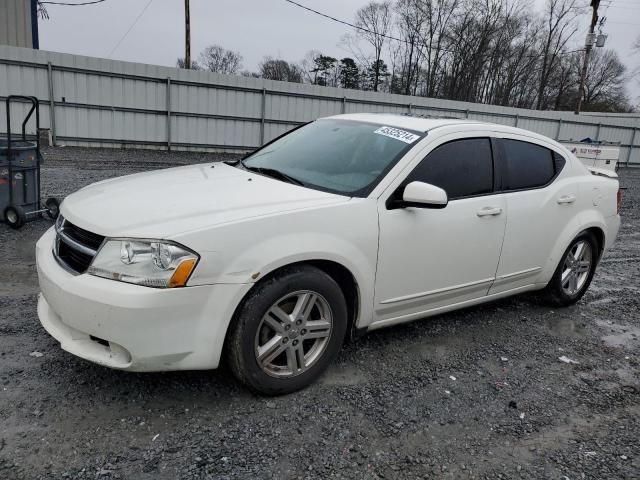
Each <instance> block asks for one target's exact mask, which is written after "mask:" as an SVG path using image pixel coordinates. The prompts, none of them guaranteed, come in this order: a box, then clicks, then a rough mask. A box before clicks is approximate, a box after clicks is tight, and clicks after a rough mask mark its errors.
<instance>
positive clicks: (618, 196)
mask: <svg viewBox="0 0 640 480" xmlns="http://www.w3.org/2000/svg"><path fill="white" fill-rule="evenodd" d="M621 203H622V190H621V189H620V188H619V189H618V194H617V195H616V213H618V214H619V213H620V204H621Z"/></svg>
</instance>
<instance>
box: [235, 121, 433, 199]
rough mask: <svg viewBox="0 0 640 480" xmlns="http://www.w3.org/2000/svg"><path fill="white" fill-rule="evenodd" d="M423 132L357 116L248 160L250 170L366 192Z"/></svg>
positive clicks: (299, 133) (305, 131) (319, 125)
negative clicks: (359, 119) (363, 120)
mask: <svg viewBox="0 0 640 480" xmlns="http://www.w3.org/2000/svg"><path fill="white" fill-rule="evenodd" d="M422 135H423V134H422V133H420V132H416V131H408V130H403V129H398V128H394V127H386V126H383V125H377V124H371V123H365V122H357V121H352V120H334V119H323V120H317V121H315V122H313V123H310V124H308V125H305V126H303V127H301V128H299V129H297V130H295V131H293V132H291V133H290V134H288V135H285V136H284V137H282V138H280V139H278V140H276V141H275V142H273V143H271V144H269V145H267V146H266V147H264V148H263V149H261V150H259V151H257V152H255V153H254V154H252V155H250V156H249V157H247V158H246V159H245V160H244V162H243V163H244V165H245V166H246V167H247V168H250V169H256V171H259V169H265V173H266V172H267V170H270V171H272V173H273V171H274V170H275V171H277V172H278V173H279V174H280V175H282V176H285V175H286V176H288V177H290V178H291V179H295V180H297V181H299V182H300V183H302V184H303V185H305V186H308V187H311V188H319V189H321V190H328V191H331V192H336V193H341V194H348V195H353V196H365V195H367V194H368V193H369V192H370V191H371V190H372V189H373V187H375V185H376V184H377V183H378V182H379V180H380V179H381V178H382V176H383V175H384V174H386V172H387V171H388V170H389V169H390V168H391V167H392V166H393V165H394V164H395V163H396V162H397V161H398V160H399V159H400V157H401V156H402V155H403V154H404V153H405V152H406V151H408V150H409V149H410V148H411V147H412V146H413V145H415V144H416V143H417V142H418V141H419V139H420V138H421V136H422Z"/></svg>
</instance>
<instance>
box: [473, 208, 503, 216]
mask: <svg viewBox="0 0 640 480" xmlns="http://www.w3.org/2000/svg"><path fill="white" fill-rule="evenodd" d="M501 213H502V209H501V208H500V207H484V208H481V209H480V210H478V211H477V212H476V214H477V215H478V216H479V217H487V216H493V217H495V216H496V215H500V214H501Z"/></svg>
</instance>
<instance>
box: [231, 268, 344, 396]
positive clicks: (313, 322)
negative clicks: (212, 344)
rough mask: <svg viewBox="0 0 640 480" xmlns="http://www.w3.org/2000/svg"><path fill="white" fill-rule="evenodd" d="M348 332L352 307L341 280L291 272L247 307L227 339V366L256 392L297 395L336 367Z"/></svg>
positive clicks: (259, 288) (259, 290) (268, 282)
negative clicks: (330, 366) (348, 310)
mask: <svg viewBox="0 0 640 480" xmlns="http://www.w3.org/2000/svg"><path fill="white" fill-rule="evenodd" d="M346 329H347V305H346V301H345V298H344V295H343V293H342V290H341V289H340V287H339V285H338V284H337V283H336V282H335V280H333V278H331V277H330V276H329V275H327V274H326V273H325V272H323V271H322V270H320V269H318V268H315V267H313V266H310V265H300V266H292V267H287V268H285V269H283V270H281V271H280V272H278V273H276V274H275V275H273V276H272V277H269V278H267V279H265V280H263V281H262V282H260V283H259V284H258V285H256V286H255V287H254V288H253V290H252V291H251V292H250V293H249V295H248V297H247V298H246V299H245V300H244V302H243V303H242V304H241V306H240V308H239V310H238V312H236V315H235V318H234V320H233V324H232V326H231V327H230V331H229V337H228V338H227V345H226V355H227V361H228V363H229V366H230V368H231V371H232V372H233V374H234V375H235V377H236V378H237V379H238V380H239V381H240V382H242V383H243V384H244V385H246V386H247V387H249V388H250V389H251V390H253V391H255V392H258V393H262V394H266V395H281V394H285V393H290V392H294V391H296V390H299V389H301V388H303V387H306V386H307V385H309V384H310V383H313V382H314V381H315V380H316V379H317V378H318V377H319V376H320V375H321V374H322V373H323V372H324V371H325V370H326V368H327V367H328V366H329V365H330V364H331V362H333V360H334V359H335V357H336V356H337V355H338V352H339V351H340V347H341V346H342V343H343V340H344V338H345V332H346Z"/></svg>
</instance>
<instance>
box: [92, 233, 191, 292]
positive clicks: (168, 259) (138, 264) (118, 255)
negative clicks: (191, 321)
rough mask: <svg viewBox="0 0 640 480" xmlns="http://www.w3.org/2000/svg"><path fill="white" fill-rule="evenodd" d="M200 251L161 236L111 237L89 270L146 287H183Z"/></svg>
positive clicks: (105, 276)
mask: <svg viewBox="0 0 640 480" xmlns="http://www.w3.org/2000/svg"><path fill="white" fill-rule="evenodd" d="M198 259H199V257H198V255H197V254H196V253H194V252H192V251H190V250H187V249H186V248H184V247H181V246H179V245H176V244H174V243H170V242H163V241H160V240H135V239H129V238H122V239H108V240H107V241H106V242H105V243H104V245H103V246H102V248H101V249H100V251H99V252H98V254H97V255H96V257H95V258H94V259H93V262H92V263H91V266H90V267H89V269H88V270H87V273H90V274H91V275H95V276H97V277H103V278H109V279H111V280H118V281H120V282H126V283H135V284H136V285H144V286H146V287H156V288H174V287H184V286H185V285H186V284H187V280H189V277H190V276H191V273H192V272H193V269H194V268H195V266H196V263H198Z"/></svg>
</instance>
